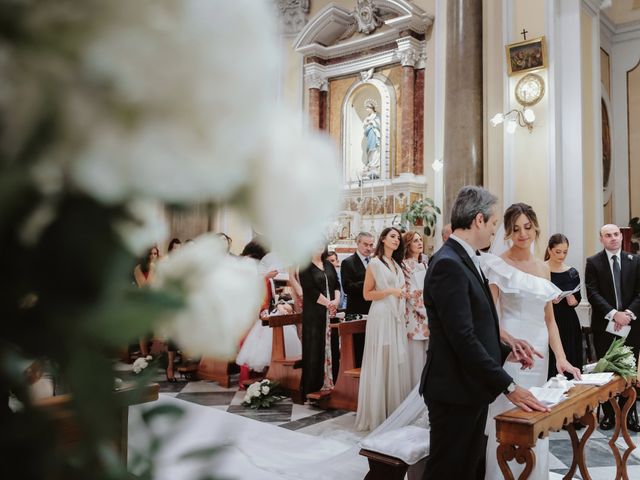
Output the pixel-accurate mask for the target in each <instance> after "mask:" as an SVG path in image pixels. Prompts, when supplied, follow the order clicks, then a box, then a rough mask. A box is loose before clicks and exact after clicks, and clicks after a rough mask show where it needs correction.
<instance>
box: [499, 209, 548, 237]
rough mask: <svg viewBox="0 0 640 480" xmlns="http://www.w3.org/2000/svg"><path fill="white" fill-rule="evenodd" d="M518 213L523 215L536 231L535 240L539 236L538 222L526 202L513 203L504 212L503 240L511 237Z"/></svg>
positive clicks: (534, 213)
mask: <svg viewBox="0 0 640 480" xmlns="http://www.w3.org/2000/svg"><path fill="white" fill-rule="evenodd" d="M520 215H524V216H525V217H527V218H528V219H529V221H530V222H531V225H533V229H534V230H535V231H536V240H537V239H538V237H539V236H540V224H539V223H538V217H537V215H536V212H534V210H533V208H531V205H527V204H526V203H514V204H513V205H511V206H510V207H509V208H507V209H506V210H505V212H504V238H505V240H507V239H509V238H511V235H513V229H514V227H515V226H516V221H517V220H518V217H519V216H520Z"/></svg>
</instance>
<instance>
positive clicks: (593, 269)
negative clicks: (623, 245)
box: [584, 250, 640, 357]
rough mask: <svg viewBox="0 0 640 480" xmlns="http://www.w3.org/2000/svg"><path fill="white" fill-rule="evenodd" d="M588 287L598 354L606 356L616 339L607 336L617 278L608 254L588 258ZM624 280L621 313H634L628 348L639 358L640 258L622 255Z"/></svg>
mask: <svg viewBox="0 0 640 480" xmlns="http://www.w3.org/2000/svg"><path fill="white" fill-rule="evenodd" d="M584 273H585V275H584V276H585V286H586V288H587V298H588V299H589V303H590V304H591V309H592V311H591V328H592V330H593V335H594V344H595V347H596V353H597V354H598V356H599V357H601V356H602V355H604V354H605V353H606V351H607V349H608V348H609V345H610V344H611V342H612V340H613V339H614V338H617V337H614V336H613V335H611V334H610V333H607V332H605V329H606V328H607V323H608V321H607V320H606V319H605V318H604V317H605V315H606V314H607V313H609V312H610V311H611V310H613V309H615V308H616V293H615V289H614V286H613V274H612V273H611V268H610V267H609V258H608V257H607V252H606V251H604V250H602V251H601V252H599V253H596V254H595V255H593V256H592V257H589V258H587V265H586V268H585V272H584ZM620 276H621V279H620V280H621V282H622V285H621V288H620V290H621V292H620V293H621V294H622V306H621V308H620V310H623V311H624V310H627V309H628V310H631V311H632V312H633V313H634V314H635V315H636V320H633V321H632V322H631V331H630V332H629V336H628V337H627V340H626V342H625V343H626V344H627V345H629V346H631V347H633V348H634V350H635V352H636V355H638V350H639V349H640V257H638V256H637V255H632V254H630V253H628V252H622V251H621V252H620Z"/></svg>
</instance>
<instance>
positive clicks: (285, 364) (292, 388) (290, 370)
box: [262, 313, 304, 404]
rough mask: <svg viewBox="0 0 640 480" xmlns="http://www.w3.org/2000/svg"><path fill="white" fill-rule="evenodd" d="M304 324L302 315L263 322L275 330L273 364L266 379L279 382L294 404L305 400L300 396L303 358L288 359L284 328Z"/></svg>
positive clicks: (286, 316) (275, 318) (272, 352)
mask: <svg viewBox="0 0 640 480" xmlns="http://www.w3.org/2000/svg"><path fill="white" fill-rule="evenodd" d="M300 323H302V314H300V313H294V314H292V315H272V316H270V317H267V318H266V319H264V320H263V321H262V325H264V326H266V327H270V328H272V329H273V340H272V347H271V364H270V365H269V370H268V372H267V375H266V377H267V378H268V379H269V380H272V381H275V382H278V383H279V384H280V388H281V389H282V390H283V391H284V392H285V394H286V395H288V396H290V397H291V400H293V402H294V403H298V404H301V403H302V402H303V401H304V399H303V398H302V395H301V394H300V380H301V379H302V368H301V366H302V365H301V360H302V357H300V356H297V357H287V352H286V349H285V343H284V327H285V326H286V325H298V324H300Z"/></svg>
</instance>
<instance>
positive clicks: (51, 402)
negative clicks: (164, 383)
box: [34, 383, 159, 465]
mask: <svg viewBox="0 0 640 480" xmlns="http://www.w3.org/2000/svg"><path fill="white" fill-rule="evenodd" d="M158 391H159V386H158V384H157V383H152V384H149V385H145V386H142V387H136V386H134V385H124V386H123V387H122V388H120V389H118V390H115V391H114V392H113V395H114V397H115V399H116V401H117V402H118V403H120V405H121V407H120V424H119V425H118V426H117V435H116V438H114V439H113V441H114V443H115V445H116V447H117V450H118V453H119V455H120V459H121V460H122V462H123V464H124V465H126V464H127V452H128V441H129V440H128V439H129V406H130V405H138V404H141V403H147V402H153V401H155V400H157V399H158ZM72 401H73V399H72V396H71V395H68V394H66V395H56V396H53V397H46V398H42V399H39V400H36V401H35V402H34V406H35V407H36V408H38V409H39V410H41V411H42V412H43V413H44V414H45V415H46V416H47V417H48V418H49V419H50V421H51V422H52V424H53V427H54V429H55V433H56V441H57V444H58V445H59V446H60V447H61V448H62V450H63V451H70V450H71V449H73V448H75V447H77V446H78V445H79V444H80V442H82V441H84V439H83V437H82V434H81V430H80V428H79V427H78V421H77V419H76V417H75V414H74V412H73V409H72V406H71V403H72Z"/></svg>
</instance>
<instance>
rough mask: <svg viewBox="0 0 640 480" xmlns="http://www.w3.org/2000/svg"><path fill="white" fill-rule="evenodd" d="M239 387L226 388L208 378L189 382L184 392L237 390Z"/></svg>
mask: <svg viewBox="0 0 640 480" xmlns="http://www.w3.org/2000/svg"><path fill="white" fill-rule="evenodd" d="M237 390H238V389H237V388H224V387H221V386H220V385H218V383H217V382H210V381H208V380H200V381H197V382H188V384H187V385H186V386H185V387H184V389H183V390H182V392H184V393H198V392H234V393H235V392H236V391H237Z"/></svg>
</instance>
